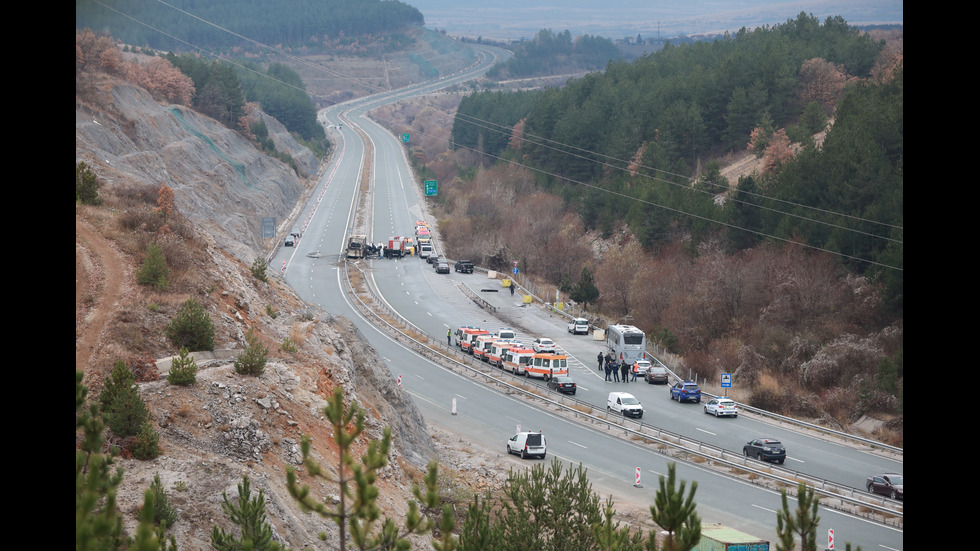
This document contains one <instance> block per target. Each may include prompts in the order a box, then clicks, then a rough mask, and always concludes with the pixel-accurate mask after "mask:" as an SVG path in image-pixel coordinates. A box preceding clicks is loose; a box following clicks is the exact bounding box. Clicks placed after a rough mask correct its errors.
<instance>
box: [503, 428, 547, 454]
mask: <svg viewBox="0 0 980 551" xmlns="http://www.w3.org/2000/svg"><path fill="white" fill-rule="evenodd" d="M547 451H548V441H547V440H546V439H545V437H544V435H543V434H541V433H540V432H519V433H517V434H515V435H514V436H511V437H510V440H508V441H507V453H508V454H511V453H516V454H518V455H520V456H521V459H527V458H528V457H533V456H537V457H540V458H541V459H544V456H545V454H546V453H547Z"/></svg>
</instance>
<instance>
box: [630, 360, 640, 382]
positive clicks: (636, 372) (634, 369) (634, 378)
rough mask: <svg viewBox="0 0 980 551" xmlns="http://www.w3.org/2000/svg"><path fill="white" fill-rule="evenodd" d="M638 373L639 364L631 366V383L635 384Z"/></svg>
mask: <svg viewBox="0 0 980 551" xmlns="http://www.w3.org/2000/svg"><path fill="white" fill-rule="evenodd" d="M639 373H640V364H638V363H634V364H633V381H632V382H634V383H635V382H636V376H637V374H639Z"/></svg>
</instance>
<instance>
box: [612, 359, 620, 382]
mask: <svg viewBox="0 0 980 551" xmlns="http://www.w3.org/2000/svg"><path fill="white" fill-rule="evenodd" d="M611 367H612V374H613V380H614V381H615V382H617V383H618V382H619V366H618V365H616V360H613V361H612V365H611Z"/></svg>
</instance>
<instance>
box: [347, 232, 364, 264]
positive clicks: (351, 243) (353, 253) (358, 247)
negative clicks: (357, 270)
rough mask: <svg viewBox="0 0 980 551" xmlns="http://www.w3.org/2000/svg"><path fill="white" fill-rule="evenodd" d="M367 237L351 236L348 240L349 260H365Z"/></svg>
mask: <svg viewBox="0 0 980 551" xmlns="http://www.w3.org/2000/svg"><path fill="white" fill-rule="evenodd" d="M366 248H367V236H364V235H356V234H354V235H351V236H349V237H348V238H347V258H364V252H365V249H366Z"/></svg>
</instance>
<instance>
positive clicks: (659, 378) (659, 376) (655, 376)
mask: <svg viewBox="0 0 980 551" xmlns="http://www.w3.org/2000/svg"><path fill="white" fill-rule="evenodd" d="M669 376H670V374H669V373H667V368H666V367H664V366H662V365H651V366H650V368H649V369H647V370H646V373H645V374H644V375H643V378H644V379H646V380H647V384H651V385H652V384H653V383H658V384H665V385H666V384H668V383H670V380H669Z"/></svg>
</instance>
